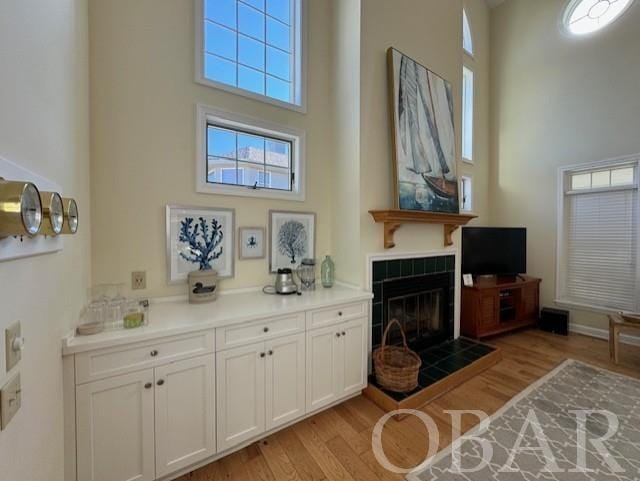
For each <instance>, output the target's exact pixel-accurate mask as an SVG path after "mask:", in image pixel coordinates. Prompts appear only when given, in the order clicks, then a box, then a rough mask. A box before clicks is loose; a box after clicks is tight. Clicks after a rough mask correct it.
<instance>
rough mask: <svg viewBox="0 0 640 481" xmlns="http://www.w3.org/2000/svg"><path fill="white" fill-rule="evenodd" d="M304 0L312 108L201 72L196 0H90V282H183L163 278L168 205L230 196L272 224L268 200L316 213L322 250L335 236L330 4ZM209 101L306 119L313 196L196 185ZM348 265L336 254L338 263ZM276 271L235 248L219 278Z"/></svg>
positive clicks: (255, 280) (250, 216)
mask: <svg viewBox="0 0 640 481" xmlns="http://www.w3.org/2000/svg"><path fill="white" fill-rule="evenodd" d="M307 5H308V12H307V14H308V32H307V33H308V40H309V42H308V48H307V53H308V58H307V62H308V75H307V78H308V86H307V87H308V104H307V114H300V113H297V112H293V111H291V110H286V109H283V108H279V107H275V106H272V105H269V104H266V103H263V102H259V101H255V100H251V99H247V98H244V97H240V96H238V95H234V94H230V93H227V92H224V91H221V90H217V89H214V88H211V87H205V86H202V85H199V84H196V83H195V82H194V48H195V40H194V0H136V1H131V0H91V1H90V15H89V16H90V36H91V165H92V175H91V189H92V190H91V192H92V196H93V199H94V202H93V204H92V215H93V220H94V222H93V244H92V247H93V249H92V260H93V282H94V283H100V282H125V283H127V285H128V284H129V283H130V275H131V271H133V270H143V271H146V272H147V290H146V291H140V292H136V294H138V295H148V296H162V295H175V294H184V293H186V284H184V285H178V286H175V285H174V286H169V285H167V281H166V279H167V275H166V261H165V252H166V250H165V245H166V242H165V217H164V215H165V205H166V204H186V205H196V206H212V207H227V208H234V209H235V210H236V225H237V226H265V227H266V226H267V224H268V211H269V209H278V210H298V211H312V212H316V213H317V231H316V232H317V239H316V240H317V243H316V257H318V258H321V256H323V255H324V254H326V253H329V251H330V248H331V239H330V236H331V234H330V223H331V194H332V182H333V175H332V171H331V167H332V165H333V157H334V152H333V150H332V149H333V124H334V117H333V102H332V83H331V75H332V55H331V35H329V32H330V30H331V28H332V27H331V9H330V8H329V7H330V2H329V1H328V0H323V1H317V0H311V1H308V2H307ZM197 103H204V104H206V105H211V106H214V107H220V108H224V109H227V110H231V111H235V112H238V113H240V114H244V115H251V116H254V117H258V118H262V119H267V120H270V121H272V122H278V123H281V124H285V125H290V126H292V127H296V128H298V129H302V130H305V131H306V134H307V135H306V168H307V189H306V201H305V202H287V201H268V200H264V199H249V198H243V197H231V196H220V195H210V194H197V193H196V192H195V167H196V164H195V162H196V160H195V159H196V141H195V128H196V126H195V109H196V104H197ZM338 268H340V266H339V267H338ZM269 282H273V279H272V276H271V275H270V274H269V269H268V261H267V260H249V261H247V260H244V261H239V260H236V275H235V278H234V279H229V280H225V281H224V282H223V283H222V289H223V290H224V289H227V288H238V287H248V286H262V285H265V284H267V283H269Z"/></svg>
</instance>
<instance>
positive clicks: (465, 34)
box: [462, 9, 473, 56]
mask: <svg viewBox="0 0 640 481" xmlns="http://www.w3.org/2000/svg"><path fill="white" fill-rule="evenodd" d="M462 48H463V49H464V51H465V52H466V53H468V54H469V55H471V56H473V39H472V38H471V27H470V26H469V18H468V17H467V12H466V11H465V10H464V9H462Z"/></svg>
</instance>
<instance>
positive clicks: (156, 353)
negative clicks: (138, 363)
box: [149, 349, 158, 357]
mask: <svg viewBox="0 0 640 481" xmlns="http://www.w3.org/2000/svg"><path fill="white" fill-rule="evenodd" d="M149 354H151V357H156V356H157V355H158V351H156V350H155V349H154V350H153V351H151V352H150V353H149Z"/></svg>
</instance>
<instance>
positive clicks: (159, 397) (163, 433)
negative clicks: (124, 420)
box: [155, 355, 215, 477]
mask: <svg viewBox="0 0 640 481" xmlns="http://www.w3.org/2000/svg"><path fill="white" fill-rule="evenodd" d="M214 375H215V370H214V356H213V355H207V356H200V357H197V358H194V359H187V360H185V361H179V362H175V363H172V364H167V365H165V366H160V367H157V368H156V370H155V379H156V386H155V410H156V476H157V477H162V476H165V475H167V474H169V473H172V472H175V471H177V470H179V469H181V468H184V467H186V466H189V465H191V464H193V463H196V462H198V461H201V460H203V459H205V458H208V457H209V456H212V455H214V454H215V410H214V406H215V405H214V403H215V397H214Z"/></svg>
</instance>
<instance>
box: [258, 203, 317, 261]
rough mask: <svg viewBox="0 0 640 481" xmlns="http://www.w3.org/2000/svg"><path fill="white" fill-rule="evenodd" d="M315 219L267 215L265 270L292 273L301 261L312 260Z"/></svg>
mask: <svg viewBox="0 0 640 481" xmlns="http://www.w3.org/2000/svg"><path fill="white" fill-rule="evenodd" d="M315 236H316V215H315V214H314V213H309V212H281V211H274V210H272V211H269V269H270V271H271V272H277V271H278V269H284V268H289V269H295V268H296V267H298V266H299V265H300V262H301V261H302V259H304V258H307V257H311V258H314V257H315V249H316V242H315V241H316V238H315Z"/></svg>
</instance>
